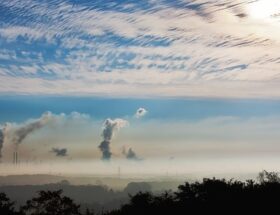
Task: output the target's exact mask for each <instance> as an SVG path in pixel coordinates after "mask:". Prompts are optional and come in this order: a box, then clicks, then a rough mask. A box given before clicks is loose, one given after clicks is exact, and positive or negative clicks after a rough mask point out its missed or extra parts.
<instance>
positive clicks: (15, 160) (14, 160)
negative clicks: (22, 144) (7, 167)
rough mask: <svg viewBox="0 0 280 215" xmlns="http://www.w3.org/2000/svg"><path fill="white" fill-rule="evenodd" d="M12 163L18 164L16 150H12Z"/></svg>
mask: <svg viewBox="0 0 280 215" xmlns="http://www.w3.org/2000/svg"><path fill="white" fill-rule="evenodd" d="M13 163H14V165H17V164H18V153H17V151H15V152H14V156H13Z"/></svg>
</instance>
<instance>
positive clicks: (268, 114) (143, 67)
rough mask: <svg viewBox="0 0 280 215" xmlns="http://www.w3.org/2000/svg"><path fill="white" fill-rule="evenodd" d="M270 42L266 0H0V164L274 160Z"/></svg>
mask: <svg viewBox="0 0 280 215" xmlns="http://www.w3.org/2000/svg"><path fill="white" fill-rule="evenodd" d="M279 50H280V2H279V1H278V0H235V1H229V0H175V1H167V0H157V1H155V0H143V1H133V0H127V1H126V0H122V1H111V0H108V1H99V0H96V1H87V0H79V1H76V0H48V1H44V0H40V1H37V0H25V1H20V0H9V1H0V131H1V132H0V142H1V138H2V141H3V144H2V148H1V149H2V150H1V152H2V157H1V160H2V163H4V164H5V165H6V166H5V165H3V166H2V168H4V169H2V173H14V172H18V171H19V170H18V169H15V168H14V166H9V165H10V164H11V162H12V159H13V157H12V155H13V152H14V151H18V153H19V154H20V156H19V157H20V162H21V163H22V165H23V163H24V164H25V165H24V167H22V168H21V171H22V172H23V173H24V172H28V171H29V172H32V173H34V172H35V173H36V171H37V172H38V171H40V169H41V170H42V171H50V169H53V168H54V165H55V164H60V166H59V167H57V171H63V170H64V171H66V170H67V171H68V172H71V173H75V172H76V173H78V172H79V171H83V173H85V172H87V171H88V173H91V174H93V173H94V172H95V171H97V169H98V171H99V172H98V173H100V174H101V173H108V172H110V171H111V170H112V169H113V171H115V169H116V168H118V166H119V165H122V166H123V165H127V172H128V173H131V174H132V173H133V174H136V173H137V171H136V172H135V169H141V170H143V171H144V172H146V173H155V172H158V173H163V174H165V173H166V171H167V170H166V168H169V167H170V165H173V167H172V169H174V171H173V174H175V172H176V174H177V173H178V172H179V173H180V172H181V173H194V172H195V173H197V172H200V173H201V172H209V173H225V172H231V173H233V172H247V173H248V172H257V171H261V170H262V169H272V170H277V168H278V166H279V164H280V160H279V156H278V154H279V152H280V146H279V143H278V142H279V141H278V140H279V137H280V134H279V132H278V131H279V129H280V121H279V119H280V100H279V97H280V87H279V86H280V72H279V69H280V56H279ZM1 134H2V136H1ZM104 160H106V161H105V164H104ZM108 160H109V162H107V161H108ZM67 162H68V163H71V165H78V166H79V168H72V166H71V165H67ZM106 162H107V163H106ZM119 162H120V163H119ZM38 163H39V164H42V165H45V166H44V168H43V167H42V168H37V167H36V166H34V165H35V164H36V165H39V164H38ZM170 163H173V164H170ZM31 164H32V165H31ZM33 164H34V165H33ZM90 165H92V167H93V166H94V167H95V168H92V169H91V168H85V166H87V167H89V166H90ZM104 165H105V166H104ZM106 165H107V167H106ZM109 165H115V166H114V167H112V166H109ZM133 165H136V166H137V168H136V166H133ZM165 167H166V168H165ZM38 169H39V170H38ZM89 169H90V171H89ZM141 173H143V172H141Z"/></svg>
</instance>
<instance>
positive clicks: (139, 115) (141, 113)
mask: <svg viewBox="0 0 280 215" xmlns="http://www.w3.org/2000/svg"><path fill="white" fill-rule="evenodd" d="M147 113H148V111H147V110H146V109H145V108H142V107H140V108H138V109H137V111H136V113H135V114H134V117H135V118H137V119H139V118H142V117H143V116H145V115H146V114H147Z"/></svg>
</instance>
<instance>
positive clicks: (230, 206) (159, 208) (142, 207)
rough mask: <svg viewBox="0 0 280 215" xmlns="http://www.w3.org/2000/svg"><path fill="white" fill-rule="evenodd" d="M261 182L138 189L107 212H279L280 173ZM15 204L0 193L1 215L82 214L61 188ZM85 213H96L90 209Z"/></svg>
mask: <svg viewBox="0 0 280 215" xmlns="http://www.w3.org/2000/svg"><path fill="white" fill-rule="evenodd" d="M258 180H259V182H258V183H257V182H255V181H252V180H248V181H246V182H241V181H235V180H225V179H216V178H213V179H204V180H203V181H202V182H194V183H189V182H186V183H185V184H183V185H180V186H179V187H178V190H177V191H176V192H164V193H162V194H160V195H153V194H152V193H151V192H139V193H137V194H135V195H131V196H130V201H129V202H128V203H127V204H125V205H123V206H122V207H121V208H120V209H118V210H114V211H111V212H106V213H103V214H104V215H140V214H141V215H143V214H145V215H149V214H176V215H177V214H178V215H181V214H260V213H262V214H270V213H273V214H275V213H276V214H278V211H279V203H280V200H279V195H280V178H279V175H278V174H277V173H274V172H272V173H269V172H266V171H263V172H261V173H260V174H259V177H258ZM13 206H14V203H13V202H11V201H10V200H9V198H8V197H7V196H6V195H5V194H3V193H2V194H0V214H5V215H6V214H7V215H12V214H21V215H29V214H30V215H58V214H59V215H80V214H81V213H80V212H79V205H77V204H75V203H74V202H73V201H72V200H71V199H70V198H68V197H65V196H62V191H61V190H58V191H40V192H39V195H38V197H35V198H33V199H31V200H29V201H27V203H26V205H24V206H22V207H21V210H20V212H15V211H14V208H13ZM85 214H88V215H93V214H94V213H93V212H92V211H90V210H86V212H85Z"/></svg>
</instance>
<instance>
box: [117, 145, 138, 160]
mask: <svg viewBox="0 0 280 215" xmlns="http://www.w3.org/2000/svg"><path fill="white" fill-rule="evenodd" d="M122 153H123V155H125V157H126V159H128V160H141V159H140V158H139V157H138V156H137V154H136V152H135V151H133V150H132V148H129V149H128V150H126V148H125V147H123V151H122Z"/></svg>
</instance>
